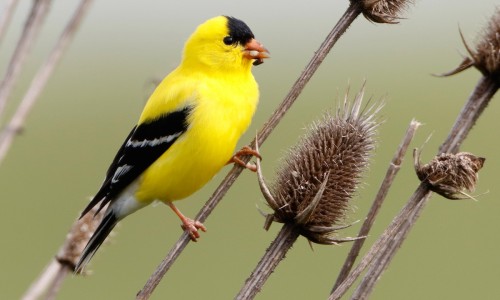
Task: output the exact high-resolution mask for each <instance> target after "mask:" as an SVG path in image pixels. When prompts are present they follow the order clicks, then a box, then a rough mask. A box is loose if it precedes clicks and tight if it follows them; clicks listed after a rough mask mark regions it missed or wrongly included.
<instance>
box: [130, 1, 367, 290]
mask: <svg viewBox="0 0 500 300" xmlns="http://www.w3.org/2000/svg"><path fill="white" fill-rule="evenodd" d="M360 13H361V5H360V4H359V3H358V2H356V3H351V5H350V6H349V8H348V9H347V11H346V12H345V13H344V15H343V16H342V17H341V19H340V20H339V21H338V23H337V24H336V25H335V27H334V28H333V29H332V31H331V32H330V33H329V34H328V36H327V37H326V39H325V40H324V41H323V43H322V44H321V46H320V47H319V49H318V50H317V51H316V52H315V54H314V56H313V57H312V58H311V60H310V61H309V64H308V65H307V66H306V67H305V69H304V70H303V71H302V73H301V74H300V76H299V78H298V79H297V81H295V83H294V85H293V86H292V88H291V89H290V91H289V92H288V94H287V96H286V97H285V98H284V99H283V101H282V102H281V104H280V105H279V106H278V108H277V109H276V110H275V111H274V113H273V114H272V115H271V117H270V118H269V120H268V121H267V122H266V124H264V126H263V127H262V129H261V130H260V131H259V133H258V135H257V138H258V142H259V145H262V143H264V141H265V140H266V139H267V137H268V136H269V135H270V134H271V132H272V131H273V130H274V128H275V127H276V126H277V125H278V123H279V122H280V121H281V119H282V118H283V116H284V115H285V113H286V112H287V111H288V109H289V108H290V107H291V106H292V105H293V103H294V102H295V100H297V97H298V96H299V95H300V93H301V92H302V90H303V89H304V86H305V85H306V84H307V82H308V81H309V80H310V79H311V77H312V75H313V74H314V73H315V72H316V70H317V69H318V67H319V65H320V64H321V63H322V62H323V60H324V59H325V57H326V55H327V54H328V53H329V51H330V50H331V49H332V47H333V45H335V43H336V42H337V41H338V39H339V38H340V36H342V34H343V33H344V32H345V31H346V30H347V28H348V27H349V26H350V25H351V24H352V22H353V21H354V20H355V19H356V17H357V16H358V15H359V14H360ZM257 138H256V139H257ZM255 141H256V140H255V139H254V140H253V141H252V142H251V143H250V145H251V147H253V146H254V145H255ZM242 160H243V161H244V162H248V161H249V160H250V157H243V158H242ZM242 170H243V168H242V167H240V166H235V167H233V168H232V169H231V171H229V173H228V174H227V175H226V177H225V178H224V180H223V181H222V182H221V183H220V185H219V186H218V187H217V189H216V190H215V192H214V193H213V194H212V196H211V197H210V199H208V201H207V202H206V203H205V206H203V208H202V209H201V211H200V212H199V213H198V215H197V217H196V219H197V220H199V221H201V222H204V221H205V220H206V218H207V217H208V216H209V215H210V214H211V212H212V211H213V210H214V208H215V207H216V206H217V204H218V203H219V202H220V201H221V199H222V197H223V196H224V195H225V194H226V192H227V191H228V190H229V188H230V187H231V185H232V184H233V183H234V182H235V181H236V179H237V178H238V176H239V175H240V173H241V172H242ZM188 242H189V237H188V236H187V234H183V235H182V236H181V237H180V238H179V240H178V241H177V242H176V243H175V245H174V246H173V248H172V249H171V250H170V252H169V253H168V254H167V256H166V257H165V258H164V260H163V261H162V262H161V263H160V265H159V266H158V267H157V269H156V270H155V272H154V273H153V274H152V275H151V277H150V278H149V279H148V281H147V282H146V284H145V285H144V287H143V288H142V290H141V291H139V293H138V294H137V299H149V297H150V296H151V294H152V293H153V291H154V289H155V288H156V286H157V285H158V284H159V282H160V281H161V278H162V277H163V276H164V275H165V273H166V272H167V271H168V270H169V269H170V267H171V266H172V265H173V263H174V262H175V260H176V259H177V257H179V255H180V253H181V252H182V251H183V250H184V248H185V247H186V246H187V244H188Z"/></svg>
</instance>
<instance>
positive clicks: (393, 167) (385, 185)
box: [332, 120, 421, 292]
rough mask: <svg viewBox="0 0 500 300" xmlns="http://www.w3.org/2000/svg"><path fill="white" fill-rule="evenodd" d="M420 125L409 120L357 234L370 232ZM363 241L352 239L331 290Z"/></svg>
mask: <svg viewBox="0 0 500 300" xmlns="http://www.w3.org/2000/svg"><path fill="white" fill-rule="evenodd" d="M420 125H421V124H420V123H419V122H417V121H415V120H412V121H411V122H410V125H409V126H408V129H407V130H406V133H405V136H404V137H403V140H402V141H401V144H400V145H399V147H398V150H397V151H396V153H395V154H394V157H393V159H392V161H391V164H390V166H389V168H388V169H387V172H386V174H385V178H384V180H383V181H382V184H381V186H380V188H379V190H378V192H377V195H376V196H375V200H374V201H373V204H372V207H371V208H370V211H369V212H368V214H367V216H366V218H365V221H364V222H363V225H362V226H361V229H360V231H359V233H358V236H368V233H369V232H370V229H371V227H372V226H373V222H374V221H375V218H376V216H377V214H378V211H379V210H380V208H381V206H382V204H383V202H384V200H385V198H386V197H387V193H388V192H389V189H390V187H391V186H392V183H393V182H394V179H395V178H396V175H397V173H398V172H399V170H400V167H401V163H402V162H403V158H404V156H405V154H406V151H407V150H408V147H409V145H410V143H411V141H412V140H413V137H414V136H415V133H416V131H417V129H418V127H419V126H420ZM364 242H365V239H358V240H356V241H354V243H353V245H352V247H351V250H350V251H349V254H348V255H347V258H346V260H345V262H344V265H343V266H342V269H341V270H340V273H339V275H338V277H337V281H336V282H335V286H334V287H333V289H332V292H333V291H334V290H335V289H336V288H337V286H338V285H339V284H340V283H342V281H344V279H345V278H346V277H347V275H348V274H349V272H350V271H351V269H352V266H353V264H354V261H355V260H356V258H357V257H358V255H359V251H360V250H361V248H362V247H363V244H364Z"/></svg>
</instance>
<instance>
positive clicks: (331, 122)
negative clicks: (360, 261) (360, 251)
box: [257, 88, 380, 244]
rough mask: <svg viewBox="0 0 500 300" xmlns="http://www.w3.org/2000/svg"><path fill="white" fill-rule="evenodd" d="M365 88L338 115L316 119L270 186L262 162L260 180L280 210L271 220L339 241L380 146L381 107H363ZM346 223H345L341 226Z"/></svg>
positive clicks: (313, 239)
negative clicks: (377, 141)
mask: <svg viewBox="0 0 500 300" xmlns="http://www.w3.org/2000/svg"><path fill="white" fill-rule="evenodd" d="M363 93H364V88H363V89H362V90H361V91H360V92H359V93H358V95H357V96H356V98H355V100H354V101H353V102H352V104H351V103H350V102H349V101H348V97H347V95H346V96H345V99H344V104H343V106H342V107H340V108H339V109H338V111H337V112H336V113H335V114H331V113H327V114H325V116H324V117H323V118H322V120H320V121H318V122H315V123H313V124H312V126H311V127H310V129H309V131H308V133H307V134H306V135H305V136H304V137H303V138H301V139H300V141H299V143H298V144H297V145H295V146H294V147H292V148H291V149H290V150H289V151H288V155H287V156H286V157H285V158H284V161H283V163H282V165H281V166H280V167H279V168H278V171H277V178H276V180H275V182H274V183H273V184H272V185H271V187H270V188H268V187H267V186H266V184H265V183H264V180H263V178H262V174H261V173H260V163H259V161H257V163H258V164H257V167H258V172H259V183H260V185H261V189H262V192H263V194H264V196H265V197H266V200H267V201H268V204H269V206H270V207H271V208H272V209H273V210H274V213H273V214H271V215H269V216H268V221H269V223H268V224H267V225H268V226H269V225H270V222H272V221H276V222H280V223H286V224H291V225H294V226H297V228H298V229H299V231H300V234H302V235H303V236H305V237H306V238H307V239H309V240H310V241H311V242H315V243H320V244H334V243H338V242H343V241H348V240H352V239H335V238H333V233H334V231H335V230H337V229H340V228H345V227H347V226H342V224H343V221H344V217H345V214H346V211H347V210H348V208H349V207H350V205H349V201H350V200H351V198H352V197H353V196H354V194H355V191H356V187H357V186H358V184H359V183H360V180H361V176H362V173H363V171H364V170H365V169H366V168H367V166H368V163H369V158H370V155H371V152H372V150H373V149H374V145H375V138H374V135H375V129H376V128H377V126H378V125H379V122H378V121H377V119H376V113H377V112H378V110H379V109H380V106H372V107H370V108H366V110H363V109H361V102H362V99H363ZM339 225H340V226H339Z"/></svg>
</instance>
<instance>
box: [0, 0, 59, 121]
mask: <svg viewBox="0 0 500 300" xmlns="http://www.w3.org/2000/svg"><path fill="white" fill-rule="evenodd" d="M50 4H51V0H34V1H33V7H32V8H31V12H30V15H29V16H28V19H27V20H26V23H25V25H24V29H23V32H22V34H21V37H20V39H19V41H18V43H17V46H16V49H14V53H13V55H12V58H11V59H10V62H9V65H8V67H7V70H6V72H5V75H4V78H3V79H2V81H1V82H0V121H1V119H2V116H3V114H4V110H5V106H6V105H7V101H8V99H9V97H10V94H11V92H12V89H13V87H14V85H15V84H16V81H17V80H18V79H19V75H20V74H21V69H22V67H23V65H24V61H25V60H26V57H27V56H28V53H29V51H30V49H31V46H32V45H33V43H34V42H35V40H36V38H37V36H38V33H39V32H40V29H41V28H42V23H43V22H44V21H45V17H46V16H47V13H48V11H49V8H50ZM0 124H1V122H0Z"/></svg>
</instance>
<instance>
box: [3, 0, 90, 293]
mask: <svg viewBox="0 0 500 300" xmlns="http://www.w3.org/2000/svg"><path fill="white" fill-rule="evenodd" d="M91 3H92V0H81V2H80V4H79V6H78V7H77V9H76V11H75V13H74V14H73V16H72V18H71V19H70V20H69V22H68V24H67V25H66V27H65V29H64V30H63V32H62V34H61V36H60V37H59V40H58V41H57V42H56V44H55V46H54V48H53V49H52V51H51V53H50V55H49V57H48V58H47V60H46V61H45V63H44V65H43V66H42V67H41V68H40V70H39V71H38V73H37V74H36V75H35V77H34V78H33V81H32V82H31V85H30V87H29V89H28V91H27V92H26V94H25V96H24V98H23V100H22V102H21V104H20V105H19V107H18V109H17V110H16V112H15V113H14V116H13V117H12V120H11V121H10V123H9V124H8V126H7V127H6V128H5V129H3V131H2V132H1V134H0V163H1V162H2V160H3V158H4V157H5V155H6V153H7V150H8V149H9V147H10V145H11V144H12V141H13V139H14V137H15V136H16V134H17V133H18V132H19V131H20V130H21V128H22V126H23V124H24V121H25V119H26V117H27V115H28V113H29V112H30V110H31V108H32V107H33V105H34V104H35V102H36V100H37V99H38V98H39V95H40V93H41V91H42V90H43V88H44V86H45V85H46V83H47V81H48V79H49V78H50V76H51V75H52V73H53V71H54V69H55V67H56V65H57V63H58V62H59V61H60V59H61V57H62V55H63V53H64V52H65V51H66V50H67V48H68V46H69V44H70V43H71V41H72V40H73V37H74V36H75V34H76V32H77V30H78V28H79V25H80V24H81V22H82V20H83V18H84V17H85V15H86V12H87V11H88V9H89V6H90V4H91ZM98 220H100V218H99V217H96V218H95V220H92V221H88V222H96V221H98ZM79 224H84V223H82V222H78V221H76V222H75V224H74V225H73V227H74V228H75V227H77V226H78V225H79ZM82 226H83V225H82ZM69 237H71V235H70V236H69ZM80 238H81V237H80ZM88 238H90V236H89V237H88ZM87 240H88V239H87ZM76 242H77V241H75V240H71V239H67V240H66V241H65V244H64V245H63V247H62V249H66V248H68V247H70V246H69V245H71V244H74V243H76ZM78 255H79V254H78ZM59 256H61V255H59ZM71 270H72V269H71V266H70V265H67V264H65V263H63V262H62V261H61V260H58V259H56V258H54V259H53V260H52V261H51V262H50V263H49V265H48V266H47V267H46V268H45V270H44V271H43V272H42V274H40V276H39V277H38V278H37V280H36V281H35V282H34V283H33V284H32V285H31V286H30V288H29V289H28V291H27V292H26V293H25V295H24V296H23V298H22V299H23V300H31V299H39V298H40V297H41V296H42V295H43V294H44V293H45V292H46V291H48V292H47V294H46V299H54V298H55V296H56V295H57V293H58V291H59V288H60V286H61V284H62V281H63V280H64V278H65V277H66V276H67V274H68V273H71Z"/></svg>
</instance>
